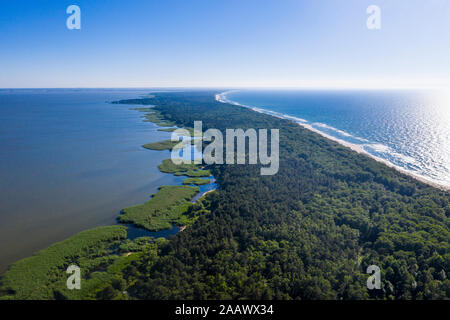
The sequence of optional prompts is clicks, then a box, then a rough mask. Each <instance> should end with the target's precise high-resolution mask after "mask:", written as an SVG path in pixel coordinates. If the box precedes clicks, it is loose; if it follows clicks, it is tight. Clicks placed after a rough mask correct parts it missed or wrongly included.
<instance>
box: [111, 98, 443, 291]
mask: <svg viewBox="0 0 450 320" xmlns="http://www.w3.org/2000/svg"><path fill="white" fill-rule="evenodd" d="M214 94H215V93H214V92H178V93H157V94H154V96H153V98H144V99H136V100H133V101H121V102H120V103H130V104H143V105H153V106H155V107H154V109H156V110H157V111H158V112H159V114H160V115H161V116H163V117H164V118H165V119H167V121H170V122H171V123H175V124H176V125H178V126H180V127H192V126H193V122H194V121H195V120H202V121H203V127H204V130H205V129H207V128H217V129H219V130H222V131H223V132H225V129H226V128H244V129H245V128H268V129H270V128H279V129H280V170H279V172H278V173H277V174H276V175H274V176H261V175H260V174H259V168H258V167H257V166H255V165H222V166H211V168H209V169H210V170H212V172H213V174H214V176H215V177H216V178H217V181H218V183H219V185H220V192H218V194H215V195H214V197H213V199H212V200H211V205H210V210H211V214H209V215H202V216H200V218H199V219H198V220H197V222H196V223H195V224H194V225H193V226H192V227H191V228H188V229H186V231H184V232H182V233H180V234H178V235H177V236H176V237H175V238H174V239H172V240H171V241H169V242H167V243H166V244H164V246H163V248H162V249H161V250H162V254H161V255H160V256H159V257H158V259H157V260H155V259H153V258H151V257H149V258H147V257H145V256H143V257H142V259H140V260H139V261H135V262H133V265H134V266H135V267H136V269H137V270H138V275H137V281H136V283H135V284H134V285H133V286H132V287H131V288H130V289H129V291H130V292H131V293H132V295H133V296H134V297H136V298H140V299H176V298H180V299H192V298H194V299H217V298H225V299H229V298H230V299H240V298H250V299H261V298H262V299H272V298H273V299H367V298H376V299H443V298H449V297H450V280H449V279H448V276H449V267H450V234H449V215H450V196H449V193H447V192H445V191H440V190H438V189H435V188H433V187H430V186H427V185H425V184H423V183H421V182H418V181H416V180H415V179H413V178H411V177H409V176H406V175H404V174H401V173H399V172H397V171H396V170H394V169H392V168H389V167H387V166H385V165H383V164H381V163H378V162H376V161H374V160H373V159H371V158H369V157H366V156H364V155H361V154H357V153H356V152H353V151H350V150H349V149H347V148H345V147H343V146H341V145H339V144H337V143H335V142H333V141H329V140H327V139H325V138H323V137H321V136H319V135H318V134H315V133H313V132H310V131H309V130H307V129H304V128H302V127H300V126H298V125H297V124H295V123H293V122H291V121H288V120H283V119H278V118H275V117H272V116H268V115H264V114H260V113H256V112H254V111H252V110H250V109H246V108H242V107H239V106H234V105H230V104H223V103H219V102H217V101H215V99H214ZM192 210H202V208H196V207H195V206H194V207H192ZM372 264H375V265H378V266H379V267H380V268H381V271H382V289H381V290H368V289H367V288H366V279H367V277H368V275H367V274H366V273H365V272H366V268H367V267H368V266H369V265H372ZM124 277H125V278H126V279H127V281H128V282H131V281H135V280H136V279H135V278H136V275H133V276H129V275H127V274H124Z"/></svg>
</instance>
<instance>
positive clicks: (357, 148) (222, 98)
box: [215, 90, 450, 192]
mask: <svg viewBox="0 0 450 320" xmlns="http://www.w3.org/2000/svg"><path fill="white" fill-rule="evenodd" d="M231 91H232V90H229V91H225V92H222V93H220V94H216V96H215V98H216V100H217V101H218V102H221V103H229V104H233V105H236V106H241V107H243V108H249V109H252V110H253V111H255V112H259V113H263V114H267V115H270V116H273V117H277V118H280V119H284V120H289V121H293V122H295V123H296V124H298V125H299V126H302V127H303V128H306V129H308V130H310V131H313V132H315V133H317V134H319V135H321V136H322V137H324V138H326V139H329V140H332V141H334V142H336V143H339V144H340V145H342V146H344V147H347V148H349V149H351V150H353V151H355V152H357V153H360V154H363V155H365V156H368V157H370V158H372V159H374V160H376V161H378V162H381V163H383V164H385V165H386V166H388V167H390V168H393V169H395V170H397V171H398V172H400V173H403V174H406V175H407V176H409V177H411V178H414V179H416V180H417V181H419V182H422V183H425V184H427V185H429V186H432V187H434V188H437V189H440V190H443V191H447V192H450V188H449V187H447V186H444V185H441V184H439V183H436V182H434V181H430V180H429V179H428V178H426V177H423V176H421V175H418V174H416V173H414V172H411V171H408V170H406V169H404V168H402V167H399V166H396V165H394V164H393V163H391V162H389V161H388V160H385V159H382V158H380V157H377V156H374V155H373V154H370V153H369V152H367V151H366V150H364V149H363V148H362V147H361V146H359V145H357V144H353V143H350V142H347V141H344V140H342V139H338V138H336V137H333V136H331V135H329V134H326V133H324V132H322V131H320V130H317V129H316V128H313V127H312V126H310V125H309V124H307V123H302V122H301V121H295V120H293V119H292V118H293V117H290V116H284V115H277V114H274V113H273V112H270V111H268V110H264V109H260V108H254V107H250V106H246V105H242V104H239V103H237V102H234V101H229V100H227V98H226V94H227V93H229V92H231Z"/></svg>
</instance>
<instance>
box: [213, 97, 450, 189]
mask: <svg viewBox="0 0 450 320" xmlns="http://www.w3.org/2000/svg"><path fill="white" fill-rule="evenodd" d="M221 97H222V98H223V99H225V100H227V101H229V102H234V103H238V104H241V105H245V106H248V107H252V108H255V109H256V110H258V111H262V112H266V113H271V114H274V115H277V116H282V117H285V118H288V119H291V120H294V121H296V122H298V123H303V124H307V125H310V126H311V127H313V128H314V129H316V130H319V131H321V132H323V133H326V134H328V135H330V136H332V137H334V138H337V139H340V140H342V141H345V142H348V143H351V144H354V145H357V146H358V147H360V148H362V149H364V150H365V151H366V152H368V153H370V154H371V155H373V156H376V157H379V158H382V159H384V160H387V161H389V162H390V163H391V164H394V165H395V166H398V167H400V168H403V169H406V170H408V171H409V172H410V173H413V174H415V175H418V176H420V177H423V178H425V179H427V180H429V181H432V182H435V183H438V184H440V185H444V186H446V187H450V91H447V92H445V91H442V90H440V91H438V90H428V91H417V90H415V91H413V90H383V91H381V90H334V91H325V90H235V91H229V92H227V93H225V94H222V96H221ZM281 129H282V128H281Z"/></svg>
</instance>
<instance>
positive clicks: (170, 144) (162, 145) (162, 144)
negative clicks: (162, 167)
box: [143, 140, 192, 151]
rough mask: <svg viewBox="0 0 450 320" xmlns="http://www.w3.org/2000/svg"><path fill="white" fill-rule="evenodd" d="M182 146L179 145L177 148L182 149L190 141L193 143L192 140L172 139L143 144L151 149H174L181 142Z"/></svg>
mask: <svg viewBox="0 0 450 320" xmlns="http://www.w3.org/2000/svg"><path fill="white" fill-rule="evenodd" d="M180 143H181V145H180V146H178V147H177V149H181V148H182V147H183V146H184V145H186V144H188V143H192V141H172V140H163V141H158V142H151V143H146V144H144V145H143V147H144V148H146V149H149V150H158V151H161V150H172V149H174V148H175V146H176V145H178V144H180Z"/></svg>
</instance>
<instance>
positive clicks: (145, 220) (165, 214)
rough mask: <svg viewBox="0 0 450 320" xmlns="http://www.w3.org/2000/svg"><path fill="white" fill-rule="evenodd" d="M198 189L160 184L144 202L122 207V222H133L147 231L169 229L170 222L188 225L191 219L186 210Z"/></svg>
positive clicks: (120, 218)
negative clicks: (155, 191) (156, 190)
mask: <svg viewBox="0 0 450 320" xmlns="http://www.w3.org/2000/svg"><path fill="white" fill-rule="evenodd" d="M199 191H200V190H199V189H198V188H197V187H191V186H162V187H161V188H159V190H158V192H157V193H156V194H154V195H153V197H152V198H151V199H150V200H148V201H147V202H145V203H144V204H141V205H137V206H134V207H130V208H126V209H123V213H122V214H121V215H120V216H119V220H120V222H122V223H133V224H134V225H136V226H137V227H142V228H145V229H147V230H149V231H159V230H164V229H170V228H171V227H172V226H171V225H172V224H177V225H188V224H191V223H192V221H191V219H190V217H189V215H186V214H185V213H186V211H187V210H188V208H189V206H191V205H192V204H191V203H190V202H189V201H190V200H191V199H192V197H194V196H195V195H196V194H197V193H198V192H199Z"/></svg>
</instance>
